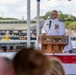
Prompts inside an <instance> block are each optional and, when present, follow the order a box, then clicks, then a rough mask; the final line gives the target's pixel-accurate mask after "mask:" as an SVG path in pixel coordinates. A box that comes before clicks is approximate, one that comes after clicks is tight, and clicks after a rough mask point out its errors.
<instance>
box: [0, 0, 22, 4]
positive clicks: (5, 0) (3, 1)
mask: <svg viewBox="0 0 76 75" xmlns="http://www.w3.org/2000/svg"><path fill="white" fill-rule="evenodd" d="M20 1H22V0H0V4H4V5H6V4H13V3H17V2H20Z"/></svg>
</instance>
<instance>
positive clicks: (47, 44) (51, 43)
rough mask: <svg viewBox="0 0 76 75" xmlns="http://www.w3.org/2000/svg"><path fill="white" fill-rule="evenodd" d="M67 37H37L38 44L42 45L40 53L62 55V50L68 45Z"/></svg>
mask: <svg viewBox="0 0 76 75" xmlns="http://www.w3.org/2000/svg"><path fill="white" fill-rule="evenodd" d="M68 39H69V36H47V35H39V38H38V40H39V41H38V42H39V44H42V52H45V53H62V50H63V48H64V47H65V46H66V45H68Z"/></svg>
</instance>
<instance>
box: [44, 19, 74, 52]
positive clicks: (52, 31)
mask: <svg viewBox="0 0 76 75" xmlns="http://www.w3.org/2000/svg"><path fill="white" fill-rule="evenodd" d="M50 21H51V27H50V28H49V24H50ZM55 25H59V28H58V29H55ZM42 33H46V35H65V27H64V23H63V22H60V21H59V20H58V19H57V18H56V19H55V20H51V19H48V20H46V21H45V23H44V26H43V28H42ZM72 49H73V48H72V43H71V40H69V42H68V45H67V46H65V47H64V50H66V51H69V50H72Z"/></svg>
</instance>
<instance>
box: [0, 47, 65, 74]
mask: <svg viewBox="0 0 76 75" xmlns="http://www.w3.org/2000/svg"><path fill="white" fill-rule="evenodd" d="M0 75H66V74H65V71H64V68H63V66H62V63H61V61H60V60H58V59H57V58H55V57H53V56H51V57H50V58H49V57H48V56H46V55H44V54H43V53H42V52H40V51H39V50H36V49H34V48H22V49H21V50H20V51H19V52H17V53H16V55H15V56H14V58H13V59H11V60H10V59H8V58H6V57H0Z"/></svg>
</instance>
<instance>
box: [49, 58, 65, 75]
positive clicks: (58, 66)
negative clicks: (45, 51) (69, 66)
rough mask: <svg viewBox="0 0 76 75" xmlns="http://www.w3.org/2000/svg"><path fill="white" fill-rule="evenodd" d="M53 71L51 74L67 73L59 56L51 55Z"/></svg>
mask: <svg viewBox="0 0 76 75" xmlns="http://www.w3.org/2000/svg"><path fill="white" fill-rule="evenodd" d="M50 62H51V72H50V75H66V74H65V71H64V68H63V66H62V63H61V61H60V60H59V59H58V58H55V57H51V58H50Z"/></svg>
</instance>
